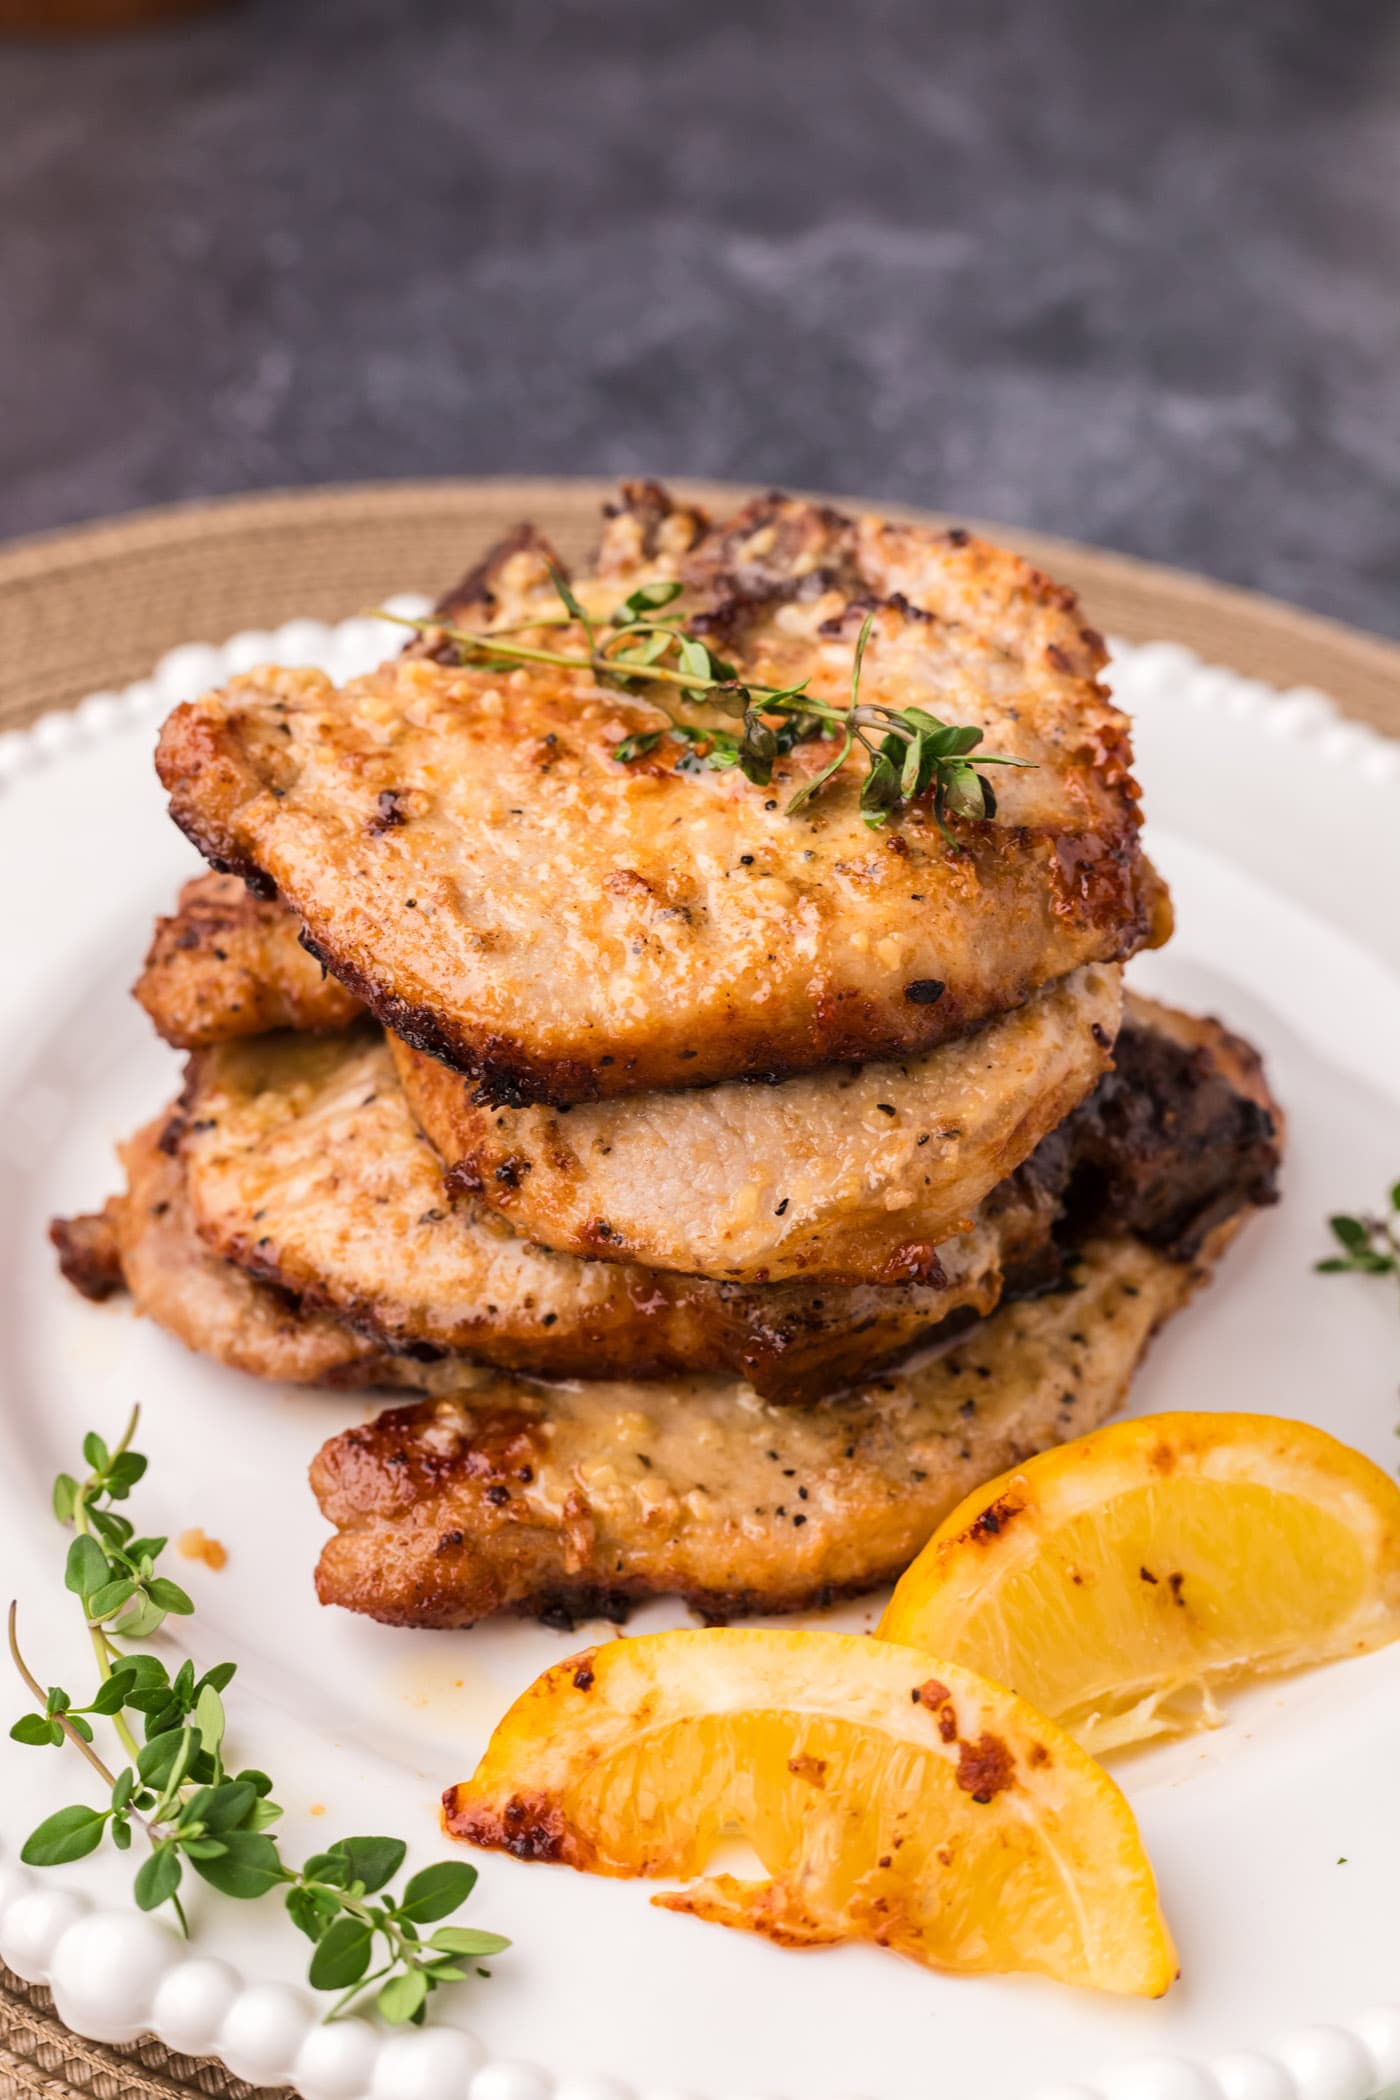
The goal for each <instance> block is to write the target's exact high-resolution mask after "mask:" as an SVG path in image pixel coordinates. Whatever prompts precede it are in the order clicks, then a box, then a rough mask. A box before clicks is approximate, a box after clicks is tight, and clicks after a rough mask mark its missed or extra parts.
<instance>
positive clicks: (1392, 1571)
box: [879, 1414, 1400, 1756]
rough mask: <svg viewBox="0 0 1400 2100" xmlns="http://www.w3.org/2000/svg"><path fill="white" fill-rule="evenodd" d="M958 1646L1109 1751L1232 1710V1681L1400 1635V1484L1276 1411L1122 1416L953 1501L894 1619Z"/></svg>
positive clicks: (890, 1615)
mask: <svg viewBox="0 0 1400 2100" xmlns="http://www.w3.org/2000/svg"><path fill="white" fill-rule="evenodd" d="M879 1632H880V1635H881V1637H882V1638H883V1639H885V1640H888V1641H907V1642H909V1643H910V1644H911V1645H914V1646H917V1647H920V1648H925V1649H927V1650H929V1651H930V1652H931V1653H934V1654H938V1655H952V1656H956V1657H957V1658H958V1660H959V1661H960V1662H962V1663H963V1664H964V1665H965V1666H966V1667H967V1668H969V1669H973V1670H980V1671H982V1672H983V1673H984V1674H985V1675H986V1676H988V1677H991V1678H994V1679H995V1680H996V1682H997V1683H999V1684H1007V1685H1014V1686H1015V1688H1016V1690H1017V1691H1018V1692H1019V1693H1020V1695H1021V1696H1022V1698H1024V1699H1028V1700H1029V1701H1031V1703H1032V1704H1033V1705H1034V1706H1036V1707H1038V1708H1039V1709H1040V1710H1041V1711H1042V1712H1044V1713H1047V1714H1052V1715H1053V1716H1054V1717H1055V1719H1056V1720H1057V1721H1058V1722H1059V1723H1060V1725H1061V1726H1062V1727H1063V1728H1066V1729H1068V1730H1069V1731H1070V1733H1071V1734H1072V1735H1073V1736H1074V1737H1075V1738H1076V1739H1077V1740H1078V1742H1080V1743H1081V1744H1082V1745H1083V1747H1084V1748H1085V1749H1087V1750H1089V1751H1091V1752H1092V1753H1093V1754H1094V1755H1095V1756H1098V1755H1100V1754H1101V1753H1102V1752H1104V1751H1106V1750H1110V1749H1114V1748H1116V1747H1118V1746H1119V1745H1122V1744H1126V1743H1133V1742H1141V1741H1143V1740H1145V1739H1146V1738H1147V1737H1149V1736H1154V1735H1161V1734H1165V1733H1175V1732H1180V1731H1182V1730H1185V1729H1188V1728H1192V1727H1200V1726H1203V1725H1208V1724H1210V1723H1212V1722H1213V1721H1214V1720H1215V1719H1216V1718H1217V1711H1216V1708H1215V1704H1214V1699H1213V1696H1212V1694H1213V1692H1214V1691H1215V1690H1216V1689H1217V1688H1218V1687H1219V1686H1221V1685H1223V1684H1226V1683H1228V1682H1230V1681H1231V1680H1232V1679H1237V1678H1243V1677H1247V1676H1250V1675H1264V1674H1267V1673H1270V1672H1274V1671H1279V1670H1289V1669H1293V1668H1296V1667H1297V1666H1298V1665H1300V1664H1303V1663H1315V1662H1324V1661H1327V1660H1329V1659H1331V1658H1333V1657H1337V1656H1343V1655H1356V1654H1360V1653H1361V1652H1362V1651H1364V1650H1365V1649H1368V1648H1377V1647H1380V1646H1381V1645H1382V1644H1383V1643H1385V1642H1386V1641H1390V1640H1393V1639H1394V1638H1395V1637H1396V1635H1397V1634H1398V1633H1400V1488H1397V1487H1396V1486H1395V1484H1394V1482H1393V1481H1391V1480H1389V1479H1388V1478H1387V1476H1386V1475H1385V1474H1384V1473H1382V1472H1381V1470H1380V1468H1379V1467H1378V1466H1374V1465H1372V1464H1371V1462H1370V1460H1369V1459H1366V1458H1363V1457H1362V1456H1361V1455H1360V1453H1359V1452H1356V1451H1352V1450H1350V1449H1349V1448H1348V1447H1347V1446H1346V1445H1345V1444H1340V1443H1338V1442H1337V1440H1336V1438H1335V1437H1330V1436H1327V1435H1326V1434H1325V1433H1324V1432H1323V1431H1322V1430H1320V1429H1313V1428H1310V1427H1309V1426H1308V1425H1307V1424H1306V1423H1302V1422H1290V1421H1283V1420H1277V1419H1275V1418H1274V1417H1272V1416H1269V1415H1230V1414H1164V1415H1149V1416H1146V1417H1144V1418H1143V1419H1142V1420H1140V1421H1132V1422H1119V1423H1115V1424H1113V1425H1112V1426H1111V1427H1110V1428H1107V1429H1100V1430H1097V1431H1095V1432H1094V1434H1093V1435H1091V1436H1086V1437H1083V1438H1081V1439H1080V1440H1079V1441H1078V1442H1077V1443H1073V1444H1064V1445H1062V1446H1060V1448H1059V1449H1058V1450H1054V1451H1047V1452H1045V1453H1043V1454H1042V1455H1041V1456H1040V1457H1039V1458H1033V1459H1030V1460H1029V1461H1028V1462H1027V1463H1026V1464H1025V1465H1023V1466H1018V1467H1017V1468H1016V1469H1015V1470H1014V1471H1013V1472H1010V1473H1005V1474H1003V1475H1002V1477H1001V1478H1000V1479H999V1480H994V1481H992V1482H991V1484H990V1485H989V1486H987V1487H984V1488H979V1489H978V1490H977V1492H976V1493H975V1494H973V1495H969V1496H968V1498H967V1499H966V1501H964V1502H963V1503H961V1504H960V1506H959V1507H958V1508H957V1509H956V1510H954V1511H953V1514H952V1515H951V1516H950V1517H948V1518H947V1519H946V1521H945V1522H944V1523H943V1525H942V1526H941V1527H940V1528H939V1530H938V1531H937V1532H935V1534H934V1536H933V1538H932V1539H931V1540H930V1541H929V1544H928V1545H927V1546H926V1547H925V1548H924V1551H923V1552H922V1553H921V1554H920V1555H919V1558H918V1559H917V1560H916V1561H915V1562H914V1563H913V1565H912V1567H910V1568H909V1570H908V1571H907V1573H906V1574H905V1575H904V1577H903V1579H902V1580H901V1582H900V1584H899V1587H898V1588H897V1589H896V1591H895V1593H894V1596H893V1598H892V1599H891V1601H890V1604H889V1607H888V1609H887V1610H886V1612H885V1615H884V1618H883V1619H882V1621H881V1623H880V1627H879Z"/></svg>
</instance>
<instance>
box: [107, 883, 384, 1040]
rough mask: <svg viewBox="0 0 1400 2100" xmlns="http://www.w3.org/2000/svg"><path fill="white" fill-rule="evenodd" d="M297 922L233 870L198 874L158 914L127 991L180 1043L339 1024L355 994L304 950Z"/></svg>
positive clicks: (349, 1013) (355, 1004)
mask: <svg viewBox="0 0 1400 2100" xmlns="http://www.w3.org/2000/svg"><path fill="white" fill-rule="evenodd" d="M299 930H300V929H299V928H298V926H297V922H296V920H295V919H292V918H290V917H289V916H288V914H287V913H286V912H285V911H284V910H283V909H282V908H281V906H280V905H278V904H276V903H273V902H270V901H269V900H268V899H266V898H262V897H255V896H254V895H253V894H252V892H251V891H250V890H249V888H248V886H247V884H246V883H243V882H240V881H239V880H238V877H237V876H236V875H200V876H196V878H195V879H194V881H192V882H187V883H186V884H185V886H184V888H183V889H182V890H181V892H180V901H179V904H178V905H177V907H176V910H175V915H174V917H173V918H169V919H157V920H156V930H155V934H154V936H153V938H152V941H151V946H150V950H149V952H148V954H147V956H146V963H145V968H144V969H143V970H142V972H141V975H140V976H139V977H138V978H137V980H136V983H135V985H134V986H133V992H134V995H135V997H136V998H137V999H138V1000H139V1001H140V1003H141V1005H142V1006H144V1008H145V1009H146V1012H147V1013H148V1014H149V1015H150V1017H151V1019H152V1021H153V1022H154V1023H155V1028H156V1033H157V1034H158V1035H161V1036H163V1037H164V1038H165V1040H166V1042H167V1043H174V1044H175V1045H176V1047H177V1048H178V1049H181V1050H198V1049H202V1048H203V1047H204V1045H205V1044H207V1043H222V1042H226V1041H227V1040H228V1039H229V1038H230V1037H231V1036H240V1035H266V1034H267V1032H268V1030H269V1029H273V1028H307V1029H315V1030H323V1029H332V1028H348V1027H349V1026H350V1024H351V1022H352V1021H353V1020H354V1019H355V1016H356V1015H357V1014H358V1013H359V1012H360V1011H361V1008H360V1003H359V1001H358V1000H357V999H355V998H354V997H352V995H351V994H350V993H349V992H347V991H346V989H345V987H344V985H343V984H341V983H339V982H338V981H337V979H336V978H334V977H332V976H330V975H329V973H328V972H327V971H326V970H324V969H323V968H322V967H321V965H320V963H318V962H317V961H315V960H314V958H313V957H312V956H310V955H308V954H307V952H306V950H305V948H303V947H302V945H301V942H300V941H299V940H298V938H297V935H298V932H299Z"/></svg>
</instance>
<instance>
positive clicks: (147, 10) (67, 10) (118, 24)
mask: <svg viewBox="0 0 1400 2100" xmlns="http://www.w3.org/2000/svg"><path fill="white" fill-rule="evenodd" d="M230 4H231V0H0V34H3V33H5V32H7V31H18V32H19V33H20V34H21V35H24V36H87V35H91V34H94V33H96V34H101V33H102V32H104V31H108V30H113V29H144V28H146V27H147V25H148V24H150V23H152V22H169V21H172V20H174V19H176V18H177V17H179V16H181V15H205V14H210V13H212V12H213V10H214V9H215V8H216V7H227V6H229V5H230Z"/></svg>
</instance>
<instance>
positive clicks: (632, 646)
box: [376, 563, 1031, 849]
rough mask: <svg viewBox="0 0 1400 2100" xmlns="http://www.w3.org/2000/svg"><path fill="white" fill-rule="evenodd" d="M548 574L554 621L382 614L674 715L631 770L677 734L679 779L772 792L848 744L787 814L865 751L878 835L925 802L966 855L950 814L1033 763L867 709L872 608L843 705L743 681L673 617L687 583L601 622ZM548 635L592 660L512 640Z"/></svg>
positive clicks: (968, 810) (902, 712)
mask: <svg viewBox="0 0 1400 2100" xmlns="http://www.w3.org/2000/svg"><path fill="white" fill-rule="evenodd" d="M549 574H550V578H551V581H552V582H553V585H554V589H555V592H556V594H557V596H558V598H559V601H560V605H561V607H562V611H561V612H560V613H558V614H555V615H553V616H550V615H548V614H544V615H540V614H537V615H535V616H534V617H533V618H532V619H530V620H528V621H524V622H522V623H520V625H519V626H516V627H505V628H494V629H492V630H491V631H490V632H488V633H483V634H477V633H473V632H471V631H470V630H469V629H466V628H462V627H457V626H454V625H453V624H452V623H451V622H450V621H447V620H444V619H441V618H439V617H436V616H434V615H431V614H430V615H429V616H428V617H427V618H425V619H407V618H404V617H403V616H401V615H399V614H395V613H386V612H383V611H381V612H379V613H377V614H376V617H377V618H379V619H386V620H392V621H394V623H395V624H396V625H398V626H401V627H411V628H413V629H415V630H416V632H418V633H420V634H433V635H441V636H442V637H444V638H445V639H446V640H448V641H450V642H452V643H454V644H455V645H456V647H457V648H458V649H459V650H460V651H461V653H462V656H463V659H464V661H469V662H471V661H474V662H476V663H478V664H479V665H480V666H481V667H482V668H486V667H487V666H488V665H489V667H490V668H492V669H497V668H500V667H502V666H503V665H508V664H511V663H538V664H554V665H557V666H559V667H561V668H563V669H566V670H579V671H591V672H593V674H594V676H595V677H596V678H598V680H599V681H600V682H601V683H602V684H605V685H607V686H609V687H611V688H612V689H614V690H615V691H618V692H622V693H626V694H627V695H628V696H629V697H630V698H632V699H634V700H636V701H638V702H639V703H640V704H641V705H643V706H646V707H651V708H654V709H655V710H656V711H657V712H658V713H660V714H663V715H665V717H666V724H665V726H664V727H662V728H659V729H648V730H642V731H639V732H637V733H636V734H634V735H632V736H627V737H624V738H623V739H622V741H621V743H619V744H616V745H614V746H613V749H612V756H613V757H614V758H615V759H616V760H617V761H618V762H619V763H620V764H622V765H628V764H630V763H632V762H633V761H635V760H637V759H641V758H646V757H648V756H649V755H650V754H651V753H652V752H653V751H655V750H656V749H657V748H658V746H659V745H660V744H662V743H663V742H664V741H665V740H666V739H668V738H671V739H675V740H676V741H678V742H679V743H681V744H682V745H683V746H684V747H685V748H684V750H683V751H682V754H681V756H680V759H679V761H678V765H677V770H678V771H681V772H690V771H696V770H699V769H701V768H709V769H710V770H712V771H715V772H725V771H729V770H730V769H732V768H735V767H737V768H738V770H739V771H740V772H741V773H742V774H743V775H744V778H745V779H746V780H751V781H753V782H754V783H755V785H756V786H759V787H767V786H768V784H769V782H770V781H771V780H772V778H773V767H774V765H775V763H776V762H777V760H778V759H779V758H782V757H784V756H785V755H786V754H787V753H788V752H790V751H791V750H793V749H794V747H795V746H796V745H798V744H799V743H807V742H810V741H812V740H814V739H816V738H818V737H825V736H832V737H836V738H838V739H839V743H838V745H837V750H836V754H835V756H834V757H833V758H832V759H831V760H830V761H829V763H828V764H826V765H825V766H823V767H822V769H821V771H820V772H819V773H817V774H816V775H815V776H814V777H813V778H812V779H811V780H809V781H807V782H806V783H805V784H804V785H803V786H802V787H800V788H798V790H797V791H796V793H795V794H794V795H792V796H791V797H790V799H789V801H788V803H787V814H788V815H793V814H794V813H795V812H796V811H798V810H800V809H802V808H803V807H805V805H806V804H807V803H809V802H811V801H813V800H814V799H815V797H816V796H818V795H819V794H820V793H821V791H822V789H823V788H824V787H825V786H826V785H827V783H828V782H829V781H830V780H832V779H834V778H835V776H836V774H838V773H839V772H840V771H841V769H842V767H843V766H844V765H845V763H846V760H847V759H848V758H849V757H850V756H851V753H852V752H853V751H854V750H856V749H857V748H859V749H860V750H861V752H862V753H863V754H864V756H865V758H866V760H867V771H866V775H865V778H864V780H863V782H862V784H861V790H860V807H861V810H862V812H863V814H864V817H865V821H866V823H867V824H868V825H870V826H871V827H872V829H875V828H878V827H879V826H880V825H882V824H885V823H887V822H888V821H889V819H890V818H891V817H892V816H894V815H896V814H897V813H898V812H899V811H901V810H903V809H905V808H907V807H908V805H909V804H910V803H912V802H914V801H916V800H918V799H919V798H920V797H921V796H927V797H928V798H929V800H930V802H931V806H932V809H933V814H934V818H935V821H936V822H937V824H938V828H939V830H940V831H941V832H942V833H943V836H944V838H945V839H946V840H947V842H948V844H949V845H950V846H953V847H954V848H955V849H956V848H957V843H958V842H957V840H956V839H954V837H953V835H952V833H951V832H950V831H949V829H948V824H947V819H948V818H949V817H966V818H972V819H979V818H990V817H994V816H995V815H996V807H997V802H996V796H995V794H994V793H993V790H992V785H991V782H990V781H989V780H986V779H984V777H983V775H982V774H981V773H980V772H979V771H978V770H977V769H978V767H979V766H1024V767H1029V766H1030V765H1031V761H1030V760H1029V759H1024V758H1004V757H1001V756H999V755H997V754H995V753H992V752H986V751H984V752H979V753H978V755H977V757H976V759H973V757H972V755H971V754H972V753H973V752H974V751H975V750H976V749H977V746H978V745H979V744H980V743H981V741H982V731H981V730H980V729H974V728H970V727H959V726H958V725H957V724H955V723H951V722H944V721H941V720H940V719H939V717H938V716H937V715H931V714H929V713H927V712H926V710H925V709H923V708H921V707H904V708H894V707H885V706H883V705H881V704H880V703H878V702H871V701H863V700H862V699H861V697H860V682H861V668H862V665H863V663H864V659H865V652H866V647H867V644H868V643H869V640H870V635H871V629H872V627H873V626H874V621H875V615H874V613H873V612H871V613H867V614H866V616H865V620H864V622H863V623H862V626H861V630H860V636H859V639H858V640H857V642H856V646H855V654H854V657H853V659H852V663H851V696H850V700H849V702H848V703H847V705H845V706H844V707H843V706H839V705H837V704H835V703H834V702H832V701H829V700H820V699H818V698H816V696H815V695H813V694H811V693H809V692H808V690H807V685H808V681H807V680H806V679H803V680H802V682H801V683H800V684H799V685H792V686H770V685H762V684H759V683H758V682H756V681H755V680H753V679H742V678H740V676H739V673H738V671H737V669H736V668H735V666H734V665H733V664H731V663H728V662H726V661H725V659H724V658H723V657H721V656H717V655H716V654H715V653H714V651H713V650H712V649H711V648H710V646H709V644H708V643H707V642H706V641H704V640H703V639H702V638H701V636H699V635H696V634H691V633H689V632H688V631H687V629H686V627H685V623H684V620H683V617H682V615H681V614H679V613H673V612H668V611H667V610H666V608H667V607H668V606H670V605H672V604H673V603H674V601H675V600H676V599H677V598H679V597H680V595H681V590H682V586H681V585H680V584H679V583H676V582H658V583H644V584H642V585H641V586H640V587H639V588H638V589H637V590H635V591H633V592H632V593H631V595H630V597H628V598H626V599H625V600H624V601H623V603H622V604H621V605H620V606H619V607H618V608H617V610H616V611H615V612H613V613H612V614H611V615H610V616H609V617H608V619H607V620H606V621H604V622H602V623H599V622H597V621H595V620H593V619H592V618H591V617H590V616H589V614H588V613H587V612H586V611H585V609H584V607H583V606H582V605H581V604H580V602H579V600H578V598H577V596H576V595H575V593H574V591H573V590H572V588H571V586H570V584H569V582H568V580H567V578H566V577H565V576H564V574H563V573H562V571H561V570H559V569H558V568H556V567H555V566H554V564H553V563H550V565H549ZM548 627H560V628H570V627H578V628H580V629H581V630H582V632H583V638H584V642H585V645H586V653H585V654H583V655H576V654H570V653H568V652H567V651H565V650H562V649H546V648H542V647H541V646H539V645H538V644H532V643H527V642H520V641H516V640H514V639H512V637H513V636H515V635H518V634H521V633H528V632H535V631H537V630H539V629H541V628H548ZM667 688H670V689H671V690H672V692H673V693H675V694H676V695H680V694H688V695H691V696H693V698H694V699H695V700H696V701H698V702H699V703H700V704H701V705H702V706H704V707H706V708H709V709H711V710H713V711H714V712H715V713H716V714H718V715H720V716H722V717H724V716H727V717H728V718H729V719H730V720H732V721H735V722H737V723H738V724H739V725H740V726H739V727H738V728H727V727H725V726H724V723H723V722H722V721H721V722H715V721H712V720H706V721H696V720H694V719H692V718H690V717H688V716H686V715H683V714H680V713H678V712H677V710H676V706H675V705H674V704H673V702H672V701H671V700H670V699H669V698H668V697H666V694H667Z"/></svg>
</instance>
